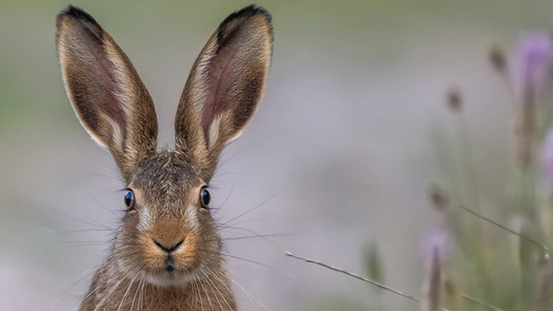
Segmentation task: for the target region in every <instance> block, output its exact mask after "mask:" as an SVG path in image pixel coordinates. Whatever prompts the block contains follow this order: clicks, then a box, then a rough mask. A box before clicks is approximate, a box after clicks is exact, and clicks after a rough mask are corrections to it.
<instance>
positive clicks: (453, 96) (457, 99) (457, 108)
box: [447, 87, 463, 112]
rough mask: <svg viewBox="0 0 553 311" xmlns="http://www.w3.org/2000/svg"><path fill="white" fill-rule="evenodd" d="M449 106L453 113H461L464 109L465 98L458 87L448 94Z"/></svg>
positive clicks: (450, 90) (451, 89)
mask: <svg viewBox="0 0 553 311" xmlns="http://www.w3.org/2000/svg"><path fill="white" fill-rule="evenodd" d="M447 106H448V107H449V109H451V110H452V111H453V112H461V109H463V98H462V97H461V91H460V90H459V88H458V87H452V88H450V89H449V91H448V92H447Z"/></svg>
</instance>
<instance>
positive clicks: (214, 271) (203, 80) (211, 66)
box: [56, 6, 273, 311]
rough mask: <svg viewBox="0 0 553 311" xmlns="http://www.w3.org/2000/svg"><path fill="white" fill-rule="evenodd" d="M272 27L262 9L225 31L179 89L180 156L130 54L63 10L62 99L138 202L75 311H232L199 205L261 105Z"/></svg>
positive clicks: (215, 244)
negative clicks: (160, 130) (225, 152)
mask: <svg viewBox="0 0 553 311" xmlns="http://www.w3.org/2000/svg"><path fill="white" fill-rule="evenodd" d="M270 22H271V18H270V15H269V14H268V13H267V12H266V11H265V10H263V9H261V8H257V7H254V6H249V7H246V8H244V9H242V10H240V11H237V12H235V13H233V14H231V15H230V16H229V17H227V18H226V19H225V20H224V21H223V22H222V23H221V25H220V26H219V28H218V29H217V30H216V31H215V33H214V34H213V35H212V36H211V38H210V39H209V40H208V42H207V44H206V46H205V47H204V48H203V50H202V52H201V53H200V55H199V56H198V59H197V60H196V62H195V64H194V67H193V68H192V70H191V72H190V76H189V79H188V81H187V83H186V85H185V89H184V91H183V95H182V97H181V100H180V103H179V106H178V110H177V115H176V118H175V131H176V146H175V147H176V148H175V150H174V151H167V150H161V151H158V150H157V118H156V114H155V109H154V105H153V101H152V99H151V97H150V95H149V93H148V91H147V90H146V88H145V86H144V85H143V83H142V81H141V80H140V78H139V76H138V74H137V72H136V70H135V69H134V67H133V65H132V63H131V62H130V60H129V59H128V58H127V56H126V55H125V53H124V52H123V51H122V50H121V48H119V46H118V45H117V44H116V43H115V41H114V40H113V38H112V37H111V36H110V35H109V34H107V32H105V31H104V30H103V29H102V28H101V26H100V25H99V24H98V23H97V22H96V21H95V20H94V19H93V18H92V17H91V16H90V15H88V14H87V13H85V12H84V11H82V10H81V9H78V8H75V7H71V6H70V7H68V8H67V9H66V10H65V11H63V12H62V13H60V14H59V15H58V18H57V36H56V37H57V43H58V54H59V58H60V64H61V68H62V72H63V76H64V80H65V83H66V88H67V92H68V96H69V98H70V99H71V102H72V104H73V107H74V109H75V111H76V113H77V116H78V117H79V119H80V120H81V122H82V123H83V126H84V127H85V128H86V129H87V131H88V132H89V134H90V135H91V136H92V137H93V138H94V139H95V140H97V141H98V142H99V143H100V144H101V145H104V146H105V147H107V148H108V150H110V152H111V154H112V155H113V157H114V159H115V162H116V164H117V166H118V167H119V170H120V172H121V175H122V176H123V178H124V180H125V183H126V185H127V188H128V189H131V190H132V191H133V193H134V196H135V203H134V205H133V208H132V209H129V210H128V211H127V213H126V214H125V216H124V217H123V219H122V225H121V229H120V230H119V231H118V233H117V234H116V236H115V239H114V243H113V245H112V248H111V251H110V253H109V255H108V257H107V259H106V261H105V262H104V264H103V265H102V267H101V268H100V269H99V270H98V271H97V272H96V274H95V276H94V277H93V280H92V283H91V285H90V287H89V291H88V293H87V295H86V296H85V298H84V299H83V302H82V304H81V307H80V310H81V311H97V310H105V311H108V310H118V311H119V310H132V309H134V308H136V310H150V311H155V310H205V309H209V310H236V303H235V300H234V296H233V294H232V291H231V284H230V282H229V278H228V277H227V275H226V271H225V267H224V260H223V258H222V253H221V251H222V242H221V239H220V237H219V235H218V232H217V225H216V223H215V222H214V220H213V218H212V217H211V214H210V212H209V210H208V209H206V208H203V207H202V206H201V204H200V201H199V196H200V191H201V189H202V187H205V186H207V185H208V184H209V181H210V179H211V177H212V176H213V172H214V171H215V167H216V165H217V160H218V157H219V154H220V152H221V150H222V149H223V147H224V146H225V144H226V143H228V142H229V141H230V140H232V139H233V138H235V137H236V136H238V135H239V133H240V131H241V130H242V129H243V128H244V126H245V125H246V123H247V122H248V121H249V120H250V119H251V117H252V115H253V112H254V111H255V109H256V107H257V104H258V102H259V100H260V97H261V94H262V91H263V87H264V84H265V80H266V76H267V72H268V69H269V63H270V58H271V50H272V40H273V39H272V38H273V37H272V28H271V24H270ZM168 267H169V268H168Z"/></svg>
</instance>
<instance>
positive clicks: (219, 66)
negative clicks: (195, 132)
mask: <svg viewBox="0 0 553 311" xmlns="http://www.w3.org/2000/svg"><path fill="white" fill-rule="evenodd" d="M234 55H235V49H234V48H233V44H228V45H226V46H222V47H221V48H219V50H218V51H217V52H216V54H215V56H213V58H212V59H211V61H210V62H209V65H208V66H207V68H206V70H207V81H206V82H207V83H206V84H207V87H206V98H205V103H204V106H203V112H202V129H203V131H204V137H205V141H206V143H207V144H209V128H210V126H211V123H212V122H213V119H214V118H215V116H216V115H218V114H219V113H221V112H223V111H224V110H225V109H227V108H228V105H229V97H230V94H229V92H230V91H231V86H232V81H231V79H232V68H234V62H235V58H234Z"/></svg>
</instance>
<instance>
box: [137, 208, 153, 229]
mask: <svg viewBox="0 0 553 311" xmlns="http://www.w3.org/2000/svg"><path fill="white" fill-rule="evenodd" d="M151 227H152V216H151V215H150V209H149V208H148V207H147V206H143V207H142V208H141V209H140V212H139V214H138V226H137V228H138V230H139V231H147V230H149V229H150V228H151Z"/></svg>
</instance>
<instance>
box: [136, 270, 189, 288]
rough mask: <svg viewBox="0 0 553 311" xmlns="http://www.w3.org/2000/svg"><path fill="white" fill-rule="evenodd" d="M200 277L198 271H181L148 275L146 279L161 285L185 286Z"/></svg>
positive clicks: (153, 283)
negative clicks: (184, 272)
mask: <svg viewBox="0 0 553 311" xmlns="http://www.w3.org/2000/svg"><path fill="white" fill-rule="evenodd" d="M197 279H198V273H197V272H196V271H192V272H188V273H186V274H181V273H171V274H169V273H162V274H156V275H154V274H150V273H148V274H147V275H146V281H147V282H148V283H150V284H152V285H155V286H160V287H183V286H186V285H188V284H190V283H191V282H193V281H195V280H197Z"/></svg>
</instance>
